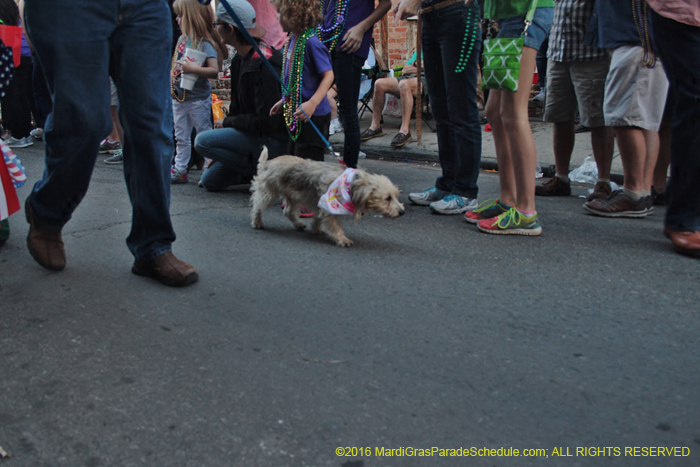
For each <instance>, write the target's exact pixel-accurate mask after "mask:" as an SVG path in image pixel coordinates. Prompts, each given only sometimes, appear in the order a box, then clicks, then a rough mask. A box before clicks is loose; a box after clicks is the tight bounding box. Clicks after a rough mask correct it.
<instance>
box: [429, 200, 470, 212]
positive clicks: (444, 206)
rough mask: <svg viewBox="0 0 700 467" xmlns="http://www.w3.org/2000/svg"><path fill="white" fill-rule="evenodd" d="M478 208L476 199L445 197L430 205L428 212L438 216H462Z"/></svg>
mask: <svg viewBox="0 0 700 467" xmlns="http://www.w3.org/2000/svg"><path fill="white" fill-rule="evenodd" d="M478 207H479V203H478V202H477V201H476V199H473V198H465V197H464V196H459V195H447V196H445V197H444V198H442V199H441V200H439V201H435V202H433V203H430V210H431V211H433V212H436V213H438V214H462V213H463V212H466V211H473V210H474V209H476V208H478Z"/></svg>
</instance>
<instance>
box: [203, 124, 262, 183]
mask: <svg viewBox="0 0 700 467" xmlns="http://www.w3.org/2000/svg"><path fill="white" fill-rule="evenodd" d="M261 144H262V140H261V139H260V138H259V137H257V136H253V135H250V134H247V133H244V132H242V131H240V130H236V129H235V128H220V129H216V130H210V131H205V132H204V133H200V134H198V135H197V138H195V140H194V145H195V148H197V151H198V152H199V153H200V154H201V155H202V156H204V157H208V158H209V159H212V160H213V161H214V164H212V165H211V166H210V167H209V168H208V169H207V170H205V171H204V173H203V174H202V185H204V188H206V189H207V191H221V190H223V189H224V188H226V187H228V186H231V185H237V184H238V183H240V180H241V179H242V178H243V177H246V178H247V177H252V176H253V175H255V171H256V168H257V164H258V158H259V157H260V146H261ZM268 151H269V148H268Z"/></svg>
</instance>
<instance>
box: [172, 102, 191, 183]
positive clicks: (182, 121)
mask: <svg viewBox="0 0 700 467" xmlns="http://www.w3.org/2000/svg"><path fill="white" fill-rule="evenodd" d="M190 104H192V103H191V102H178V101H176V100H173V121H174V128H175V149H176V151H175V164H173V167H174V168H175V170H176V171H178V172H184V171H186V170H187V163H188V162H189V161H190V156H191V155H192V143H191V141H190V140H191V139H192V138H191V135H192V127H193V124H192V119H191V117H190Z"/></svg>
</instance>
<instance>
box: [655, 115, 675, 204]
mask: <svg viewBox="0 0 700 467" xmlns="http://www.w3.org/2000/svg"><path fill="white" fill-rule="evenodd" d="M670 163H671V119H664V120H663V121H662V122H661V128H659V158H658V159H657V160H656V167H655V168H654V176H653V177H652V186H653V187H654V190H655V191H656V192H657V193H663V192H664V191H666V178H667V177H668V165H669V164H670Z"/></svg>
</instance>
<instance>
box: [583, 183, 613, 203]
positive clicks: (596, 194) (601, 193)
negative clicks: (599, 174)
mask: <svg viewBox="0 0 700 467" xmlns="http://www.w3.org/2000/svg"><path fill="white" fill-rule="evenodd" d="M611 193H612V188H610V184H609V183H608V182H597V183H596V184H595V188H593V192H592V193H591V194H590V195H588V197H587V198H586V201H593V200H594V199H605V198H607V197H608V196H610V194H611Z"/></svg>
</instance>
